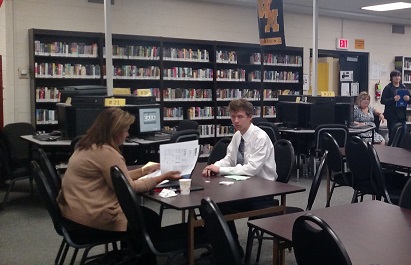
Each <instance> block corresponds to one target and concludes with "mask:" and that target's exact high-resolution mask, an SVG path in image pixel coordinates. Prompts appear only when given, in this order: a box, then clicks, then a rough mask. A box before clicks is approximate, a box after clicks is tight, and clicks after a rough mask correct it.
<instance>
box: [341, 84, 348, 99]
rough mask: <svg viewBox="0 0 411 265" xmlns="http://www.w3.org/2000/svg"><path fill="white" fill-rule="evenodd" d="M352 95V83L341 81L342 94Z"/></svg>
mask: <svg viewBox="0 0 411 265" xmlns="http://www.w3.org/2000/svg"><path fill="white" fill-rule="evenodd" d="M349 95H350V83H341V96H349Z"/></svg>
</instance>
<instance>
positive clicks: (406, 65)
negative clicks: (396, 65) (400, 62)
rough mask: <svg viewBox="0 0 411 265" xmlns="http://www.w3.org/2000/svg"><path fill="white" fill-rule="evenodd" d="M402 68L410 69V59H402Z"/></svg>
mask: <svg viewBox="0 0 411 265" xmlns="http://www.w3.org/2000/svg"><path fill="white" fill-rule="evenodd" d="M404 68H407V69H411V61H407V60H404Z"/></svg>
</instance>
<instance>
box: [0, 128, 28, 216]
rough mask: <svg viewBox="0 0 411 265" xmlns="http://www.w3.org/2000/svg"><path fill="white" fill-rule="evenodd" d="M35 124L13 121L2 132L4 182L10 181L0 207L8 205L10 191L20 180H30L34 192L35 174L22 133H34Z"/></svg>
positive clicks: (0, 138)
mask: <svg viewBox="0 0 411 265" xmlns="http://www.w3.org/2000/svg"><path fill="white" fill-rule="evenodd" d="M34 132H35V129H34V127H33V125H31V124H30V123H25V122H18V123H11V124H7V125H6V126H4V128H3V130H2V132H1V133H0V148H1V170H2V172H1V173H2V176H3V177H2V182H4V181H7V180H8V181H10V182H9V186H8V188H7V191H6V194H5V195H4V199H3V202H2V204H1V206H0V209H4V208H5V207H6V203H7V201H8V198H9V195H10V192H11V191H12V190H13V188H14V185H15V183H16V182H17V181H19V180H26V179H28V180H29V181H30V191H31V194H32V193H33V176H32V175H31V174H30V166H29V160H30V151H31V150H29V144H28V142H27V141H25V140H23V139H21V137H20V136H22V135H32V134H33V133H34Z"/></svg>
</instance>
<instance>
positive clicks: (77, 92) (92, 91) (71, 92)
mask: <svg viewBox="0 0 411 265" xmlns="http://www.w3.org/2000/svg"><path fill="white" fill-rule="evenodd" d="M59 91H60V102H66V100H67V98H68V97H76V96H107V87H106V86H99V85H86V86H65V87H62V88H60V89H59Z"/></svg>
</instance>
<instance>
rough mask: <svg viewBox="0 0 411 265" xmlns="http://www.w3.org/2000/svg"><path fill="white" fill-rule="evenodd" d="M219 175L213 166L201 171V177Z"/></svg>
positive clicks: (217, 169) (217, 168) (218, 171)
mask: <svg viewBox="0 0 411 265" xmlns="http://www.w3.org/2000/svg"><path fill="white" fill-rule="evenodd" d="M218 173H220V168H219V167H218V166H216V165H214V164H211V165H208V166H206V167H205V168H204V169H203V177H211V176H215V175H217V174H218Z"/></svg>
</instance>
